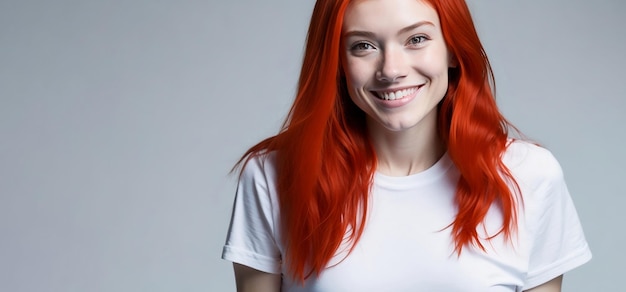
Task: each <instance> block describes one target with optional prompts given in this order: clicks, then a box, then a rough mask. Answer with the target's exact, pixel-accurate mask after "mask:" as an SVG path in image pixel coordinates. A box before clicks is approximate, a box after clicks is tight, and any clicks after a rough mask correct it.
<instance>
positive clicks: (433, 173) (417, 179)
mask: <svg viewBox="0 0 626 292" xmlns="http://www.w3.org/2000/svg"><path fill="white" fill-rule="evenodd" d="M453 165H454V163H453V162H452V159H450V156H449V155H448V152H445V153H444V154H443V155H442V156H441V158H439V160H437V162H435V164H433V165H432V166H431V167H429V168H427V169H425V170H423V171H421V172H418V173H415V174H410V175H406V176H389V175H385V174H382V173H380V172H378V171H376V172H375V173H374V184H375V185H377V186H379V187H384V188H387V189H394V190H402V189H406V188H411V187H416V186H419V185H423V184H428V183H430V182H432V181H434V180H437V179H439V178H441V177H442V176H444V175H445V174H446V173H447V172H448V171H449V170H450V169H451V168H452V166H453Z"/></svg>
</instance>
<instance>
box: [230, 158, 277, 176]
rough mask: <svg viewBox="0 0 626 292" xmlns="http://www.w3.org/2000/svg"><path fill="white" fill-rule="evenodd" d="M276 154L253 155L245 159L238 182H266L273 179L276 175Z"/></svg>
mask: <svg viewBox="0 0 626 292" xmlns="http://www.w3.org/2000/svg"><path fill="white" fill-rule="evenodd" d="M275 159H276V154H275V153H274V152H269V153H253V154H250V156H249V157H247V158H246V160H245V162H244V164H243V167H242V169H241V173H240V176H239V181H240V182H252V181H259V180H261V181H267V180H268V178H271V179H273V178H274V177H275V173H276V166H275Z"/></svg>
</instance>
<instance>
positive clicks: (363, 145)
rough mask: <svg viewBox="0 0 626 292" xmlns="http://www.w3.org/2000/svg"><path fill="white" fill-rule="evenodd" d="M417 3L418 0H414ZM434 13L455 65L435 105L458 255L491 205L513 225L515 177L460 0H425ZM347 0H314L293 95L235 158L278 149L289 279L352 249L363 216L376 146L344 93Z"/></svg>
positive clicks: (480, 52) (489, 77)
mask: <svg viewBox="0 0 626 292" xmlns="http://www.w3.org/2000/svg"><path fill="white" fill-rule="evenodd" d="M416 1H418V0H416ZM424 1H426V2H427V3H429V4H430V5H431V6H432V7H433V8H434V9H435V10H436V11H437V13H438V14H439V18H440V22H441V29H442V32H443V36H444V39H445V40H446V44H447V46H448V49H449V50H450V52H451V54H452V55H453V56H454V58H455V61H456V63H457V67H456V68H451V69H450V73H449V74H450V76H449V86H448V91H447V93H446V96H445V97H444V99H443V101H442V102H441V104H440V105H439V115H438V118H439V122H438V123H439V124H438V127H439V131H440V137H442V139H443V141H444V143H445V145H446V146H447V151H448V154H449V155H450V157H451V159H452V160H453V161H454V163H455V165H456V166H457V168H458V169H459V171H460V173H461V176H460V180H459V182H458V187H457V193H456V204H457V206H458V214H457V216H456V219H455V220H454V221H453V222H451V224H450V226H449V227H450V228H452V235H453V240H454V242H455V246H456V251H457V253H461V250H462V248H463V247H464V246H467V245H475V246H478V247H479V248H482V249H484V248H483V246H482V244H481V242H480V239H479V236H478V233H477V227H478V225H479V224H480V223H481V222H482V221H483V219H484V217H485V215H486V213H487V211H488V210H489V208H490V207H491V206H492V205H493V204H498V205H499V207H500V209H501V210H502V218H503V226H502V229H501V230H500V233H503V234H504V235H505V236H506V237H507V238H510V235H511V232H512V231H513V230H514V229H515V226H516V211H515V209H516V204H515V197H514V192H513V191H512V190H511V189H510V188H509V185H508V184H507V183H506V181H512V182H514V180H513V178H512V176H511V175H510V173H509V171H508V169H507V168H506V167H505V165H504V164H503V162H502V160H501V155H502V153H503V152H504V150H505V148H506V146H507V139H508V128H509V126H510V125H509V123H508V122H507V121H506V120H505V119H504V117H503V116H502V115H501V114H500V112H499V111H498V108H497V106H496V102H495V99H494V95H493V92H492V88H491V84H493V74H492V71H491V67H490V65H489V61H488V59H487V56H486V54H485V51H484V49H483V47H482V45H481V43H480V40H479V38H478V35H477V33H476V30H475V28H474V25H473V21H472V18H471V15H470V12H469V9H468V8H467V5H466V4H465V2H464V0H446V1H439V0H424ZM349 2H350V1H349V0H318V1H317V3H316V4H315V8H314V10H313V15H312V17H311V23H310V27H309V31H308V36H307V44H306V50H305V54H304V60H303V65H302V70H301V73H300V80H299V84H298V90H297V95H296V98H295V101H294V103H293V105H292V107H291V110H290V112H289V115H288V118H287V120H286V121H285V123H284V124H283V127H282V129H281V131H280V132H279V134H277V135H276V136H273V137H270V138H267V139H265V140H263V141H261V142H260V143H258V144H257V145H255V146H253V147H252V148H250V149H249V150H248V151H247V152H246V153H245V154H244V156H243V157H242V159H241V160H240V164H241V163H243V164H245V163H246V162H247V161H248V159H249V158H250V157H251V156H252V155H257V154H263V153H267V152H271V151H275V152H276V168H277V173H278V178H277V180H278V181H277V182H276V183H277V188H278V189H277V192H278V196H279V204H280V206H279V207H280V216H281V218H280V220H281V222H280V226H281V228H282V234H283V238H281V239H280V240H282V243H283V244H284V248H285V253H284V254H283V263H285V264H286V265H287V270H288V271H289V273H290V275H289V276H291V277H293V278H294V279H296V280H300V281H304V279H306V278H307V277H308V276H310V275H311V274H319V273H320V272H321V271H322V270H323V269H324V268H325V267H326V266H327V265H328V263H329V261H330V260H331V258H332V257H333V256H334V255H335V254H336V253H337V250H338V248H339V247H340V245H341V243H342V241H343V240H344V238H346V237H347V238H348V240H349V241H350V243H351V244H352V247H354V245H355V243H356V242H357V241H358V240H359V238H360V236H361V234H362V231H363V227H364V224H365V221H366V218H367V209H368V208H367V205H368V196H369V190H370V186H371V182H372V177H373V175H374V172H375V169H376V160H377V159H376V153H375V152H374V149H373V147H372V145H371V144H370V142H369V138H368V136H367V131H366V129H365V114H364V113H363V112H362V111H361V110H359V109H358V108H357V107H356V105H354V103H353V102H352V101H351V100H350V97H349V96H348V93H347V89H346V84H345V78H344V76H343V73H342V69H341V65H340V44H341V33H342V24H343V16H344V12H345V10H346V7H347V6H348V3H349Z"/></svg>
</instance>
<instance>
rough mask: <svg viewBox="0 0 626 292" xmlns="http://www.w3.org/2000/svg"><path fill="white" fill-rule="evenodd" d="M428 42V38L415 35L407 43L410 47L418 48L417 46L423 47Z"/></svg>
mask: <svg viewBox="0 0 626 292" xmlns="http://www.w3.org/2000/svg"><path fill="white" fill-rule="evenodd" d="M427 40H428V38H427V37H426V36H423V35H414V36H412V37H411V38H410V39H409V40H408V41H407V44H408V45H412V46H416V45H421V44H422V43H424V42H425V41H427Z"/></svg>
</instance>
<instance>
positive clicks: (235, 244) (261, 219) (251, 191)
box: [222, 156, 281, 274]
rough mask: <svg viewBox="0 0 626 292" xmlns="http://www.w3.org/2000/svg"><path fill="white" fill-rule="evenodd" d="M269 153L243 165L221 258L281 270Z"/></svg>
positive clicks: (263, 268) (275, 270)
mask: <svg viewBox="0 0 626 292" xmlns="http://www.w3.org/2000/svg"><path fill="white" fill-rule="evenodd" d="M263 157H265V158H267V157H266V156H260V157H253V158H251V159H250V160H249V161H248V163H247V164H246V166H245V167H244V169H243V172H242V174H241V177H240V179H239V182H238V184H237V191H236V194H235V202H234V205H233V211H232V217H231V221H230V227H229V229H228V234H227V237H226V243H225V245H224V249H223V251H222V259H225V260H228V261H231V262H235V263H238V264H242V265H245V266H248V267H251V268H254V269H257V270H259V271H263V272H267V273H273V274H279V273H280V272H281V266H280V265H281V264H280V263H281V256H280V250H279V248H278V245H277V241H276V238H277V236H276V234H277V233H276V226H275V220H274V218H276V217H275V215H276V214H277V213H275V212H276V210H277V208H278V206H277V202H275V200H274V198H273V197H272V192H273V189H272V186H273V182H272V181H271V180H272V179H273V174H272V173H268V172H271V167H270V168H268V165H266V164H267V159H264V158H263Z"/></svg>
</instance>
